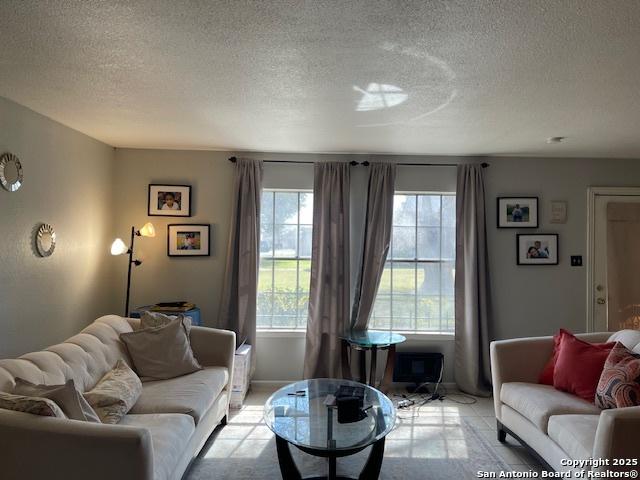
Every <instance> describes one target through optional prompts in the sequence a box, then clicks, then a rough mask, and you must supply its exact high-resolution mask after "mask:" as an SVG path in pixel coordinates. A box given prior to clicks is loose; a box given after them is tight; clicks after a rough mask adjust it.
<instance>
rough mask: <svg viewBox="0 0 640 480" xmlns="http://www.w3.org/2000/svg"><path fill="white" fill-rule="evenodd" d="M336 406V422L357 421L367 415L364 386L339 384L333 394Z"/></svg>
mask: <svg viewBox="0 0 640 480" xmlns="http://www.w3.org/2000/svg"><path fill="white" fill-rule="evenodd" d="M335 396H336V407H337V408H338V423H352V422H358V421H360V420H362V419H363V418H365V417H366V416H367V415H366V414H365V413H364V411H363V410H362V407H363V406H364V387H352V386H349V385H341V386H340V387H339V388H338V391H337V392H336V394H335Z"/></svg>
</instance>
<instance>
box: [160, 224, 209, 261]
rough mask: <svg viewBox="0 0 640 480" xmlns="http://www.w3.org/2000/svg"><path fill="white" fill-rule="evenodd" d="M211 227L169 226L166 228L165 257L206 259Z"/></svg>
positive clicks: (194, 225) (191, 225)
mask: <svg viewBox="0 0 640 480" xmlns="http://www.w3.org/2000/svg"><path fill="white" fill-rule="evenodd" d="M210 234H211V225H196V224H171V225H168V226H167V255H169V256H170V257H208V256H209V246H210V244H211V241H210Z"/></svg>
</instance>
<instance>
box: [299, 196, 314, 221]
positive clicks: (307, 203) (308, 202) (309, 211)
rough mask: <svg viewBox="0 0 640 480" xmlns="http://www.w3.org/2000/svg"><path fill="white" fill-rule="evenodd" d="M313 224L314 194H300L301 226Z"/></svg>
mask: <svg viewBox="0 0 640 480" xmlns="http://www.w3.org/2000/svg"><path fill="white" fill-rule="evenodd" d="M312 224H313V193H301V194H300V225H312Z"/></svg>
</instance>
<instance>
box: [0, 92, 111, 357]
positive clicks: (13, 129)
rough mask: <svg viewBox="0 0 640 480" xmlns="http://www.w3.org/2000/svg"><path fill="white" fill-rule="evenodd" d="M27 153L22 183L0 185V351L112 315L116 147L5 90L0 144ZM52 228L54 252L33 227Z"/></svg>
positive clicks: (52, 339) (0, 101) (9, 352)
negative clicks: (39, 242) (39, 250)
mask: <svg viewBox="0 0 640 480" xmlns="http://www.w3.org/2000/svg"><path fill="white" fill-rule="evenodd" d="M7 151H9V152H12V153H14V154H16V155H18V157H19V158H20V159H21V162H22V165H23V168H24V185H23V187H22V188H21V189H20V190H18V191H17V192H15V193H9V192H7V191H5V190H3V189H1V188H0V234H1V235H0V239H1V240H0V241H1V242H2V243H0V358H1V357H5V356H14V355H17V354H21V353H25V352H27V351H31V350H35V349H40V348H42V347H45V346H47V345H50V344H53V343H56V342H59V341H61V340H64V339H65V338H67V337H69V336H71V335H73V334H75V333H77V332H78V331H79V330H80V329H81V328H83V327H84V326H86V325H87V324H89V323H90V322H92V321H93V320H95V318H96V317H98V316H100V315H103V314H105V313H110V312H111V311H112V308H113V299H112V296H111V278H110V275H111V273H110V266H109V265H110V260H111V259H110V256H109V255H108V244H109V238H110V237H111V218H112V215H113V214H114V208H115V205H114V201H113V197H112V195H111V185H112V167H113V158H114V150H113V148H111V147H109V146H107V145H105V144H103V143H100V142H98V141H96V140H93V139H91V138H89V137H87V136H85V135H82V134H80V133H78V132H76V131H74V130H71V129H69V128H67V127H64V126H62V125H60V124H59V123H56V122H54V121H52V120H50V119H48V118H46V117H44V116H42V115H39V114H37V113H35V112H33V111H31V110H29V109H27V108H25V107H22V106H20V105H18V104H16V103H13V102H11V101H9V100H6V99H4V98H2V97H0V152H1V153H4V152H7ZM42 222H45V223H50V224H52V225H53V226H54V228H55V230H56V232H57V236H58V244H57V247H56V250H55V253H54V254H53V256H51V257H48V258H41V257H38V256H37V255H36V254H35V250H34V243H33V234H34V229H35V228H36V227H37V226H38V225H39V224H40V223H42Z"/></svg>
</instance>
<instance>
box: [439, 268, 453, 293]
mask: <svg viewBox="0 0 640 480" xmlns="http://www.w3.org/2000/svg"><path fill="white" fill-rule="evenodd" d="M455 273H456V266H455V264H454V263H452V262H446V263H442V277H441V282H442V295H450V296H453V294H454V285H455Z"/></svg>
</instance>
